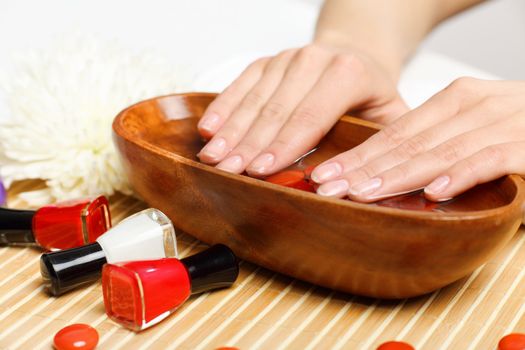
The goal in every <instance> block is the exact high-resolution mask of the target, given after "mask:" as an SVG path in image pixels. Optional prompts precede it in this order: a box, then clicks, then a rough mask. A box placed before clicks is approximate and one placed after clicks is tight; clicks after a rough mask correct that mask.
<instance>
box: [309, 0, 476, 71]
mask: <svg viewBox="0 0 525 350" xmlns="http://www.w3.org/2000/svg"><path fill="white" fill-rule="evenodd" d="M481 1H482V0H327V1H325V4H324V6H323V8H322V10H321V14H320V16H319V20H318V23H317V30H316V35H315V41H316V42H320V43H325V44H330V45H334V46H340V47H355V48H357V49H359V50H361V51H364V52H365V53H367V54H369V55H370V56H371V57H373V58H374V59H375V60H376V61H378V62H379V63H380V64H381V65H382V66H383V67H384V68H385V69H386V70H387V72H388V73H389V74H390V75H391V76H392V78H393V79H394V80H397V79H398V77H399V73H400V71H401V68H402V66H403V63H404V62H405V61H406V60H407V59H408V58H409V57H410V55H411V54H412V53H413V52H414V50H415V49H416V48H417V46H418V45H419V43H420V42H421V41H422V40H423V39H424V38H425V36H426V35H427V34H428V33H429V32H430V31H431V30H432V29H433V28H434V27H435V26H436V25H437V24H439V23H440V22H441V21H443V20H444V19H446V18H448V17H451V16H453V15H454V14H456V13H458V12H461V11H463V10H464V9H466V8H468V7H470V6H472V5H475V4H477V3H480V2H481Z"/></svg>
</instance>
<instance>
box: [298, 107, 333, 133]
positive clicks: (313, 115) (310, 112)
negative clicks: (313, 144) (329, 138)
mask: <svg viewBox="0 0 525 350" xmlns="http://www.w3.org/2000/svg"><path fill="white" fill-rule="evenodd" d="M320 115H322V113H319V111H318V110H317V109H315V108H312V107H307V106H302V107H299V108H298V109H297V110H296V111H295V112H294V113H293V115H292V117H291V120H292V121H294V122H296V123H298V124H302V125H306V127H308V128H310V129H311V131H312V132H313V133H314V134H315V136H316V137H317V136H318V137H322V136H324V134H325V133H326V132H327V130H324V128H323V127H322V125H321V121H320Z"/></svg>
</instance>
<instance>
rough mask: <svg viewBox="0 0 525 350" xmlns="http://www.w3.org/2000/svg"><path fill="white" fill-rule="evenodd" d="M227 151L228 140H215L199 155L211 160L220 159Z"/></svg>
mask: <svg viewBox="0 0 525 350" xmlns="http://www.w3.org/2000/svg"><path fill="white" fill-rule="evenodd" d="M225 151H226V140H225V139H223V138H222V137H221V138H218V139H213V140H211V141H210V142H208V144H207V145H206V146H204V148H203V149H202V150H201V152H200V153H199V155H205V156H207V157H209V158H214V159H215V158H219V157H221V156H222V154H223V153H224V152H225Z"/></svg>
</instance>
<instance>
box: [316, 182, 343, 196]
mask: <svg viewBox="0 0 525 350" xmlns="http://www.w3.org/2000/svg"><path fill="white" fill-rule="evenodd" d="M317 194H320V195H321V196H325V197H343V196H346V195H347V194H348V181H346V180H337V181H331V182H327V183H324V184H322V185H321V186H319V188H318V189H317Z"/></svg>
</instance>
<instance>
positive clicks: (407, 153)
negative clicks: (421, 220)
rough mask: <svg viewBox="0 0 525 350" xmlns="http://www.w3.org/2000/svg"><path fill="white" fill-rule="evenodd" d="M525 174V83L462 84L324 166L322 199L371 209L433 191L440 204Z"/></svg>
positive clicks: (320, 170) (316, 175)
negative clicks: (372, 203)
mask: <svg viewBox="0 0 525 350" xmlns="http://www.w3.org/2000/svg"><path fill="white" fill-rule="evenodd" d="M506 174H522V175H523V174H525V82H524V81H484V80H477V79H473V78H461V79H458V80H456V81H455V82H453V83H452V84H451V85H450V86H449V87H447V88H446V89H444V90H443V91H441V92H439V93H438V94H436V95H435V96H433V97H432V98H431V99H430V100H428V101H427V102H426V103H425V104H423V105H422V106H421V107H419V108H417V109H415V110H413V111H410V112H409V113H407V114H405V115H404V116H402V117H401V118H399V119H397V120H396V121H395V122H393V123H392V124H390V125H388V126H387V127H385V128H384V129H382V130H381V131H379V132H378V133H377V134H375V135H374V136H372V137H371V138H370V139H368V140H367V141H365V142H364V143H363V144H361V145H359V146H358V147H356V148H354V149H352V150H350V151H347V152H345V153H342V154H340V155H338V156H336V157H334V158H332V159H330V160H328V161H326V162H324V163H322V164H321V165H320V166H318V167H317V168H316V169H315V170H314V171H313V173H312V178H313V179H314V181H316V182H318V183H321V184H322V185H321V186H320V187H319V189H318V193H319V194H321V195H324V196H333V197H344V196H346V195H348V196H350V197H351V198H352V199H355V200H359V201H364V202H370V201H375V200H377V199H379V198H382V197H386V196H390V195H393V194H397V193H403V192H407V191H411V190H414V189H418V188H423V187H424V188H425V194H426V196H427V197H428V198H429V199H431V200H435V201H442V200H446V199H450V198H452V197H454V196H456V195H458V194H460V193H462V192H464V191H466V190H468V189H469V188H471V187H473V186H475V185H476V184H479V183H484V182H487V181H490V180H494V179H497V178H499V177H501V176H503V175H506Z"/></svg>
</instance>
